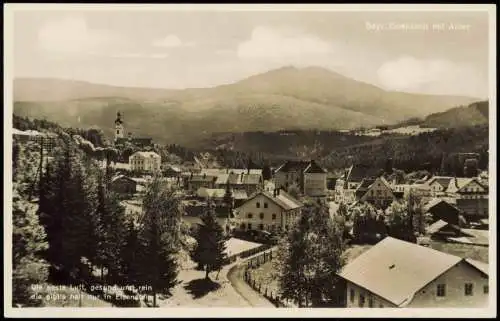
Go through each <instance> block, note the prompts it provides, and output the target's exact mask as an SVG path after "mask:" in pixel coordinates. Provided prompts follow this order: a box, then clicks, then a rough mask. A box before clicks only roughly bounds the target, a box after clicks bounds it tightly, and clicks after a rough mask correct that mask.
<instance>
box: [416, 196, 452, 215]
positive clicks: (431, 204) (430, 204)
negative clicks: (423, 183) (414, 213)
mask: <svg viewBox="0 0 500 321" xmlns="http://www.w3.org/2000/svg"><path fill="white" fill-rule="evenodd" d="M441 203H444V204H446V205H448V206H449V207H451V208H453V209H455V210H456V211H457V212H459V209H458V208H457V207H456V206H455V205H453V204H451V203H449V202H447V201H446V199H443V198H433V199H432V200H430V201H429V202H428V203H427V204H425V205H424V207H423V210H424V212H429V211H430V210H431V209H432V208H433V207H434V206H437V205H438V204H441Z"/></svg>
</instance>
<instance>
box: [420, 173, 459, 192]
mask: <svg viewBox="0 0 500 321" xmlns="http://www.w3.org/2000/svg"><path fill="white" fill-rule="evenodd" d="M452 179H453V177H451V176H434V177H432V178H430V179H429V180H428V181H427V182H426V183H425V184H427V185H429V188H430V192H431V196H443V195H445V193H446V190H447V189H448V185H450V181H451V180H452Z"/></svg>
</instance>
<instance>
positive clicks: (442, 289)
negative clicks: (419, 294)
mask: <svg viewBox="0 0 500 321" xmlns="http://www.w3.org/2000/svg"><path fill="white" fill-rule="evenodd" d="M437 296H446V284H438V285H437Z"/></svg>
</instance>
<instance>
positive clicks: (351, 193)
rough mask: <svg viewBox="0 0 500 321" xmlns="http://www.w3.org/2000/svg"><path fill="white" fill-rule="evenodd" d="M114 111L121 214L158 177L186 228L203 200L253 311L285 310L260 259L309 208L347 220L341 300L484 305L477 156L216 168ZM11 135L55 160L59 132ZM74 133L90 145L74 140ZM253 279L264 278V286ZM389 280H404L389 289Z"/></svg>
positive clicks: (209, 159)
mask: <svg viewBox="0 0 500 321" xmlns="http://www.w3.org/2000/svg"><path fill="white" fill-rule="evenodd" d="M121 117H122V116H121V114H120V113H118V114H117V118H116V121H115V138H114V143H115V145H116V146H118V148H119V145H120V144H123V143H126V142H129V143H134V144H135V145H136V146H138V148H139V149H140V150H139V151H137V152H134V153H133V154H131V155H130V156H129V157H128V163H123V162H115V161H111V162H110V166H111V167H112V168H113V169H114V173H115V174H114V177H113V178H112V179H111V181H110V189H111V190H112V191H113V192H115V193H116V194H117V195H120V199H121V204H122V205H123V206H124V208H125V212H126V213H127V214H130V215H138V214H140V213H141V212H142V210H143V209H142V199H143V194H144V192H145V190H146V189H147V186H148V184H149V183H150V182H151V181H152V179H153V177H155V176H158V175H159V176H160V177H161V180H162V181H163V182H164V184H165V187H173V188H174V189H176V190H177V191H178V192H179V193H181V195H182V206H183V211H184V214H183V217H182V220H183V222H184V224H187V226H190V227H195V226H196V225H197V224H200V223H201V216H202V215H203V213H204V212H205V211H206V209H207V207H212V208H214V209H215V212H216V215H217V221H218V223H219V224H220V226H221V227H222V228H223V230H224V232H225V235H226V255H227V262H226V264H227V268H226V269H225V273H227V278H228V280H230V282H231V285H232V287H233V288H234V289H238V288H239V290H238V291H237V292H238V293H239V294H240V295H241V296H243V297H245V298H247V300H248V297H253V304H252V306H261V305H264V306H267V305H270V306H290V305H287V303H285V302H282V301H279V299H276V296H277V293H278V289H277V288H278V287H277V286H276V281H275V280H272V279H270V275H271V274H272V272H271V270H272V269H273V267H272V262H268V261H272V258H273V255H274V256H276V251H277V249H278V248H277V244H278V243H279V241H280V239H282V238H283V237H284V236H285V235H286V234H287V233H288V232H289V231H290V230H291V229H293V227H294V223H295V222H296V221H297V219H298V218H299V217H300V216H301V215H304V213H307V208H308V207H309V206H311V204H323V205H324V206H326V207H327V208H328V210H329V214H330V216H331V219H332V220H338V219H339V218H340V220H342V221H343V222H345V226H346V228H347V231H346V233H345V236H344V238H345V240H346V242H347V243H348V247H349V249H348V253H351V254H352V253H355V254H354V255H352V257H351V258H348V260H347V265H346V266H344V268H343V269H342V270H341V271H340V272H339V274H338V275H339V276H340V277H341V278H342V279H343V280H344V281H345V284H344V288H345V290H344V291H343V293H344V296H343V297H342V298H341V299H340V300H339V301H340V302H343V303H342V305H341V306H342V307H379V308H380V307H408V306H412V307H413V306H415V307H446V306H456V304H460V305H462V306H470V307H477V306H484V305H485V304H487V302H488V291H489V283H488V282H489V278H488V275H489V272H488V248H489V224H488V222H489V220H488V217H489V203H488V193H489V190H488V173H487V172H485V171H482V172H480V171H478V170H477V167H476V166H477V162H476V160H475V159H474V156H475V155H474V154H472V153H463V154H458V155H457V160H458V162H459V163H460V164H463V166H464V173H471V172H473V173H474V174H475V175H473V176H471V175H469V176H470V177H455V176H438V175H425V176H423V177H422V176H421V175H420V176H419V175H413V176H412V177H410V178H409V175H407V176H405V177H400V176H398V175H388V174H387V173H383V174H380V175H374V174H373V173H376V171H373V168H371V167H370V166H367V165H362V164H352V165H351V166H350V167H348V168H345V169H344V170H342V171H340V173H341V175H338V173H339V171H337V176H335V175H334V174H333V173H330V172H328V171H327V170H326V169H324V168H322V167H321V166H320V165H319V164H318V162H317V161H315V160H288V161H286V162H284V163H283V164H281V165H280V166H277V167H275V168H266V169H263V168H258V166H256V165H255V164H253V162H252V161H251V160H250V159H249V160H248V165H247V167H246V168H224V167H222V166H220V165H218V164H217V160H216V159H215V157H214V156H213V155H211V154H210V153H209V152H202V153H199V154H198V155H196V156H195V157H194V159H193V160H188V161H184V162H182V163H180V164H179V163H177V164H170V163H168V162H165V161H163V160H162V158H161V156H160V155H159V154H158V153H156V152H154V151H153V148H152V145H153V142H152V139H151V138H135V137H133V136H132V135H130V134H129V135H125V125H124V122H123V120H122V118H121ZM13 134H14V137H16V138H17V139H19V141H20V142H29V141H34V142H36V143H37V144H40V145H42V146H43V148H44V149H45V150H46V151H47V159H50V158H51V156H50V151H51V150H52V149H53V148H54V144H55V135H53V134H50V133H41V132H36V131H20V130H17V129H15V130H14V133H13ZM73 139H74V140H75V141H76V142H78V143H79V144H80V146H86V145H89V144H90V145H92V144H91V143H90V142H88V141H85V139H83V138H82V137H81V136H78V135H74V136H73ZM92 148H93V149H94V150H95V149H96V148H95V147H93V146H92ZM107 161H108V160H104V161H103V166H106V162H107ZM417 174H418V173H417ZM410 176H411V175H410ZM410 202H411V204H413V206H416V207H418V208H419V210H418V211H417V212H418V215H417V214H416V213H417V212H415V211H413V212H414V213H415V214H414V215H415V216H414V217H413V218H412V220H413V222H412V223H413V225H414V227H415V231H416V233H415V234H414V235H401V237H396V238H395V237H392V236H391V235H389V234H390V233H388V232H387V231H388V227H387V223H386V222H387V220H388V217H389V216H391V215H392V214H391V213H392V212H393V211H395V210H396V211H397V209H398V208H399V209H400V210H401V209H402V211H403V212H405V211H410V207H408V204H409V203H410ZM353 213H357V214H353ZM244 262H246V263H244ZM368 267H369V268H368ZM377 280H379V281H377ZM380 280H395V281H394V282H389V283H386V282H385V281H380ZM256 282H260V283H256ZM261 284H271V285H270V286H269V288H268V287H267V286H266V287H265V288H264V289H262V286H261ZM272 284H274V288H273V286H272ZM395 284H404V286H402V287H397V291H396V290H394V289H395ZM242 288H243V289H242ZM252 292H256V293H253V294H251V293H252ZM263 302H264V303H263ZM292 306H293V305H292Z"/></svg>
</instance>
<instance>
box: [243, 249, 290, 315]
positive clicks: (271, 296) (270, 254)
mask: <svg viewBox="0 0 500 321" xmlns="http://www.w3.org/2000/svg"><path fill="white" fill-rule="evenodd" d="M277 251H278V250H277V249H272V250H270V251H265V252H264V253H262V254H260V255H257V256H255V257H252V258H251V259H249V260H248V261H247V262H246V265H245V269H244V276H243V277H244V280H245V282H246V283H247V284H248V285H249V286H250V287H251V288H252V289H254V290H255V291H257V292H259V293H260V294H261V295H263V296H264V297H265V298H266V299H267V300H269V301H270V302H271V303H272V304H274V305H275V306H276V307H278V308H284V307H291V306H293V304H292V302H291V301H289V300H287V299H284V298H282V297H281V296H280V294H279V292H278V290H277V289H273V288H271V287H269V284H263V283H262V282H259V281H257V280H256V279H255V278H254V277H253V276H252V271H251V270H252V269H256V268H258V267H259V266H261V265H262V264H264V263H267V262H269V261H271V260H272V259H273V258H275V257H276V254H277Z"/></svg>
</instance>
